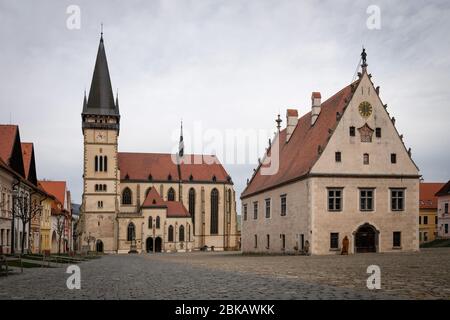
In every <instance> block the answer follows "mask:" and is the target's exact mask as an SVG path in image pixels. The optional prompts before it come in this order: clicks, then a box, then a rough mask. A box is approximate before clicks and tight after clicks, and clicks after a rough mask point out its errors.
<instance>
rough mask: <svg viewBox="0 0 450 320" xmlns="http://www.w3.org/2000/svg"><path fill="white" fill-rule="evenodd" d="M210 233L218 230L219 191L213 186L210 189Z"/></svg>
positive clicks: (215, 232)
mask: <svg viewBox="0 0 450 320" xmlns="http://www.w3.org/2000/svg"><path fill="white" fill-rule="evenodd" d="M210 232H211V234H217V233H218V232H219V191H217V189H216V188H214V189H213V190H212V191H211V228H210Z"/></svg>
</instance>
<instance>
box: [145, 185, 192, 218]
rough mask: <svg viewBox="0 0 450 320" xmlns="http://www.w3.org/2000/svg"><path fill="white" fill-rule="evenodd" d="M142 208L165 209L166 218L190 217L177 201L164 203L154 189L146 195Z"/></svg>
mask: <svg viewBox="0 0 450 320" xmlns="http://www.w3.org/2000/svg"><path fill="white" fill-rule="evenodd" d="M142 208H166V209H167V217H168V218H178V217H186V218H189V217H190V216H191V215H190V213H189V211H188V210H187V209H186V207H185V206H184V205H183V204H182V203H181V202H179V201H164V200H163V199H162V198H161V196H160V195H159V193H158V191H156V189H155V187H152V188H151V189H150V191H149V192H148V193H147V197H146V198H145V200H144V203H143V204H142Z"/></svg>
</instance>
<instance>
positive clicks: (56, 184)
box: [39, 180, 66, 205]
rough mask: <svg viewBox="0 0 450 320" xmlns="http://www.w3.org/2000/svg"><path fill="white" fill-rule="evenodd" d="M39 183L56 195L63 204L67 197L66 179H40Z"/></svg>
mask: <svg viewBox="0 0 450 320" xmlns="http://www.w3.org/2000/svg"><path fill="white" fill-rule="evenodd" d="M39 184H40V185H41V186H42V188H43V189H44V190H45V192H48V193H50V194H51V195H53V196H55V197H56V199H57V200H58V201H59V202H60V203H61V204H62V205H63V204H64V202H65V199H66V182H65V181H48V180H42V181H39Z"/></svg>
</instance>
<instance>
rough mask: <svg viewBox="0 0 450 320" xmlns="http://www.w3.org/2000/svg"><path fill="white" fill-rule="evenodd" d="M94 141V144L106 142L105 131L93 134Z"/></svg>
mask: <svg viewBox="0 0 450 320" xmlns="http://www.w3.org/2000/svg"><path fill="white" fill-rule="evenodd" d="M95 141H96V142H106V132H105V131H97V132H96V133H95Z"/></svg>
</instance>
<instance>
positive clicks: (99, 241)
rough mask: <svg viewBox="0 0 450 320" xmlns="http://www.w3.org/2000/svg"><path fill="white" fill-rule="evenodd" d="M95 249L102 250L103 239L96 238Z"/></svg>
mask: <svg viewBox="0 0 450 320" xmlns="http://www.w3.org/2000/svg"><path fill="white" fill-rule="evenodd" d="M95 251H97V252H103V241H102V240H97V242H96V243H95Z"/></svg>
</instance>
